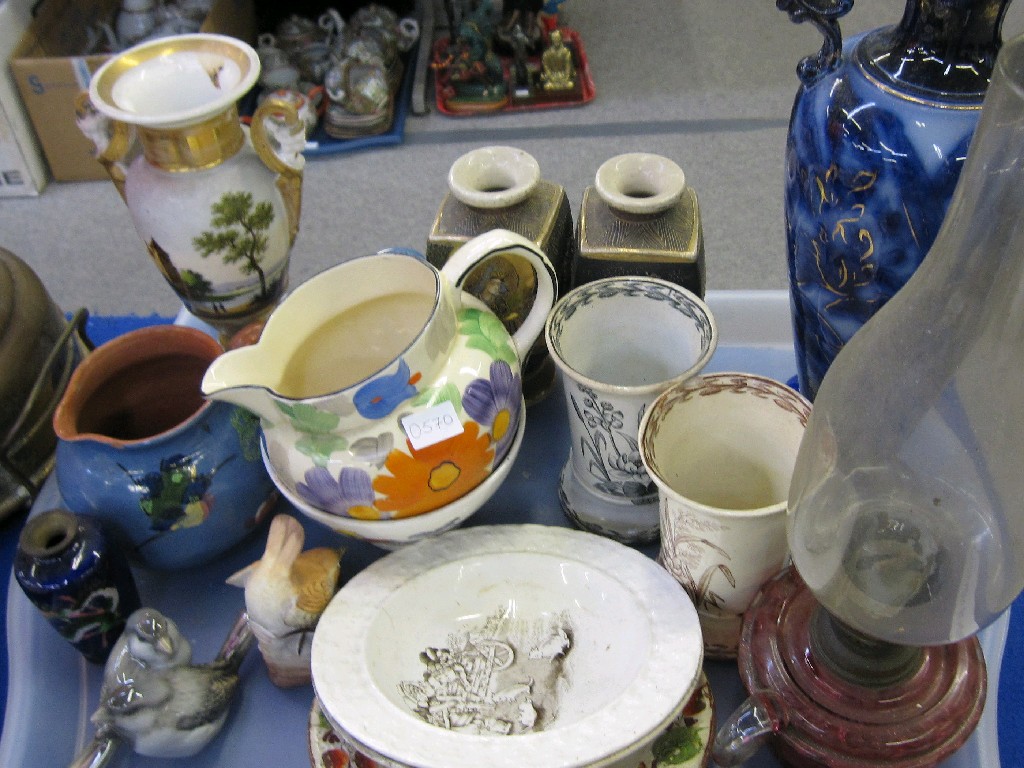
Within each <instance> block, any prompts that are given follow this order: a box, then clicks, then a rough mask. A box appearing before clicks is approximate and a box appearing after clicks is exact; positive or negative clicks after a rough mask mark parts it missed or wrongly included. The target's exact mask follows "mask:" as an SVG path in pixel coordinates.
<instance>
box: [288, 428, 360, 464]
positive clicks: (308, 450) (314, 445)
mask: <svg viewBox="0 0 1024 768" xmlns="http://www.w3.org/2000/svg"><path fill="white" fill-rule="evenodd" d="M346 447H348V443H347V442H346V441H345V438H343V437H340V436H338V435H331V434H327V435H303V436H302V437H301V438H299V440H298V441H297V442H296V443H295V449H296V450H297V451H299V453H303V454H305V455H306V456H309V458H311V459H312V460H313V463H314V464H316V465H318V466H321V467H325V466H327V462H328V461H330V459H331V454H332V453H334V452H335V451H343V450H345V448H346Z"/></svg>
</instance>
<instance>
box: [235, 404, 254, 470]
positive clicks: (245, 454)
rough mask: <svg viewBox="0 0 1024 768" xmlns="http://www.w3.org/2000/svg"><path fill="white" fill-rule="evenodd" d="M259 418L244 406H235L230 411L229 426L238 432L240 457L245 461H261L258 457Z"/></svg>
mask: <svg viewBox="0 0 1024 768" xmlns="http://www.w3.org/2000/svg"><path fill="white" fill-rule="evenodd" d="M259 425H260V420H259V418H258V417H257V416H256V415H255V414H253V413H250V412H249V411H247V410H245V409H244V408H235V409H234V410H232V412H231V426H232V427H234V428H235V432H237V433H238V443H239V445H240V446H241V447H242V458H243V459H245V460H246V461H262V459H261V458H260V434H259Z"/></svg>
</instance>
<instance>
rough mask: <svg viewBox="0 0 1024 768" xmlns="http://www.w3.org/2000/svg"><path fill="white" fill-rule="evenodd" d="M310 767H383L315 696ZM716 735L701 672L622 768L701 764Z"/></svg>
mask: <svg viewBox="0 0 1024 768" xmlns="http://www.w3.org/2000/svg"><path fill="white" fill-rule="evenodd" d="M306 735H307V739H308V745H309V763H310V766H311V768H384V764H383V763H380V762H377V761H376V760H374V759H373V758H372V757H369V756H368V755H364V754H363V753H362V752H360V751H359V749H358V748H357V747H355V746H354V745H353V744H352V743H351V742H350V741H348V740H347V739H346V738H344V737H343V736H340V735H339V734H338V732H337V731H335V730H334V726H332V725H331V721H330V720H328V719H327V716H326V715H324V711H323V708H322V707H321V706H320V701H319V700H318V699H317V698H316V697H315V696H314V697H313V705H312V706H311V707H310V710H309V724H308V728H307V734H306ZM714 737H715V699H714V695H713V694H712V692H711V684H710V683H709V682H708V679H707V677H706V676H705V675H704V674H701V677H700V684H699V685H698V687H697V690H696V691H694V692H693V695H692V696H691V697H690V700H689V701H688V702H687V703H686V706H685V707H683V711H682V712H680V713H679V716H678V717H677V718H676V719H675V720H673V721H672V724H671V725H670V726H668V728H666V729H665V730H664V731H663V732H662V734H661V735H660V736H659V737H658V738H656V739H655V740H654V741H653V742H652V743H651V745H650V747H649V748H648V749H646V750H644V752H643V754H641V755H639V756H638V759H635V760H634V759H630V760H629V761H628V763H627V765H625V766H623V768H704V766H706V765H707V764H708V758H709V757H710V753H711V744H712V743H713V741H714Z"/></svg>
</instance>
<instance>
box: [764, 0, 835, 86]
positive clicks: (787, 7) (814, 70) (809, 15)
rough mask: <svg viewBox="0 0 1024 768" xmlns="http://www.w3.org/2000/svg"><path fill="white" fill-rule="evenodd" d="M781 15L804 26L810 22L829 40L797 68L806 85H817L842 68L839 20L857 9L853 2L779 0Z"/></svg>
mask: <svg viewBox="0 0 1024 768" xmlns="http://www.w3.org/2000/svg"><path fill="white" fill-rule="evenodd" d="M775 5H776V7H778V9H779V10H780V11H785V12H786V13H788V14H789V20H790V21H792V22H793V23H795V24H800V23H802V22H804V21H808V20H810V21H811V23H812V24H814V26H816V27H817V28H818V29H819V30H820V31H821V33H822V34H823V35H824V36H825V41H824V42H823V43H822V44H821V50H820V51H818V53H817V54H815V55H813V56H805V57H804V58H802V59H801V60H800V63H799V64H797V67H796V74H797V77H799V78H800V82H802V83H803V84H804V85H811V84H812V83H813V82H814V81H816V80H817V79H818V78H820V77H821V76H822V75H825V74H827V73H829V72H831V71H832V70H834V69H835V68H836V67H838V66H839V59H840V58H841V57H842V55H843V33H842V31H841V30H840V29H839V19H841V18H842V17H843V16H845V15H846V14H847V13H849V12H850V9H851V8H853V0H775Z"/></svg>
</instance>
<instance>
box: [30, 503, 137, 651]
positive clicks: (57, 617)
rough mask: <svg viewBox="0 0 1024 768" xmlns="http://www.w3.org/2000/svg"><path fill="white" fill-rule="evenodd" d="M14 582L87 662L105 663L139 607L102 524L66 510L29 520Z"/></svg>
mask: <svg viewBox="0 0 1024 768" xmlns="http://www.w3.org/2000/svg"><path fill="white" fill-rule="evenodd" d="M14 577H15V579H17V581H18V584H19V585H21V588H22V590H23V591H24V592H25V594H26V595H27V596H28V598H29V600H31V601H32V603H33V604H34V605H35V606H36V607H37V608H38V609H39V610H40V611H42V613H43V615H44V616H45V617H46V619H47V621H49V622H50V624H51V625H53V627H54V628H55V629H56V630H57V631H58V632H59V633H60V634H61V636H62V637H63V638H64V639H65V640H67V641H68V642H70V643H71V644H72V645H73V646H75V648H77V649H78V651H79V652H80V653H81V654H82V655H83V656H84V657H85V658H86V659H88V660H89V661H91V662H95V663H97V664H102V663H103V662H105V661H106V659H107V656H108V655H109V654H110V650H111V648H112V647H113V645H114V642H115V641H116V640H117V639H118V637H120V636H121V632H122V631H123V630H124V626H125V620H126V619H127V617H128V616H129V615H130V614H131V613H132V612H133V611H135V610H136V609H137V608H139V607H140V602H139V593H138V590H137V589H136V587H135V580H134V579H133V577H132V572H131V569H130V568H129V566H128V561H127V559H126V558H125V556H124V555H123V553H121V552H120V551H119V550H117V549H116V548H113V547H111V546H110V545H109V543H108V541H107V538H106V536H105V535H104V532H103V529H102V528H101V527H100V525H99V523H97V522H96V521H95V520H92V519H91V518H88V517H84V516H76V515H73V514H71V513H70V512H68V511H66V510H63V509H53V510H49V511H47V512H43V513H41V514H39V515H36V516H34V517H32V518H30V519H29V521H28V522H27V523H26V524H25V527H24V528H23V529H22V532H21V536H20V537H19V539H18V551H17V553H16V554H15V557H14Z"/></svg>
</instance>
